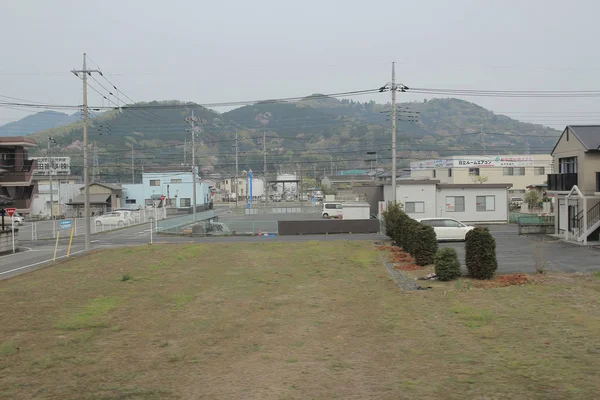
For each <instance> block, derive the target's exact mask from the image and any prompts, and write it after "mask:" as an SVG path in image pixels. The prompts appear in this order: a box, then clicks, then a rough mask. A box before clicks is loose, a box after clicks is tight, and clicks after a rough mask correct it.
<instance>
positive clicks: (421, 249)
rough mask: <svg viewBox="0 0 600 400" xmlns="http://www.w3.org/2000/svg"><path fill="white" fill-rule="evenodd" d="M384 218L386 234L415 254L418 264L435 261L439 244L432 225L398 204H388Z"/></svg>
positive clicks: (404, 248) (405, 249)
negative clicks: (427, 224) (410, 215)
mask: <svg viewBox="0 0 600 400" xmlns="http://www.w3.org/2000/svg"><path fill="white" fill-rule="evenodd" d="M383 218H384V222H385V233H386V235H387V236H389V237H390V238H391V239H393V240H394V242H395V243H396V246H398V247H401V248H402V249H403V250H404V251H406V252H407V253H410V254H411V255H412V256H414V257H415V261H416V262H417V264H418V265H429V264H432V263H433V262H434V259H435V253H436V251H437V249H438V244H437V238H436V236H435V231H434V230H433V228H432V227H430V226H425V225H423V224H420V223H418V222H417V221H415V220H414V219H412V218H411V217H409V216H408V214H406V213H405V212H404V210H402V206H400V205H398V204H395V205H392V204H390V205H388V208H387V210H386V211H384V212H383Z"/></svg>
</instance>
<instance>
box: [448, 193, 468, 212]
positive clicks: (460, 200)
mask: <svg viewBox="0 0 600 400" xmlns="http://www.w3.org/2000/svg"><path fill="white" fill-rule="evenodd" d="M446 211H448V212H464V211H465V196H446Z"/></svg>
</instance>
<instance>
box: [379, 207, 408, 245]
mask: <svg viewBox="0 0 600 400" xmlns="http://www.w3.org/2000/svg"><path fill="white" fill-rule="evenodd" d="M402 214H404V211H402V206H401V205H400V204H391V203H390V204H388V207H387V210H385V211H384V212H383V221H384V223H385V234H386V235H387V236H388V237H389V238H390V239H393V240H396V237H397V235H398V230H399V229H400V219H401V217H402Z"/></svg>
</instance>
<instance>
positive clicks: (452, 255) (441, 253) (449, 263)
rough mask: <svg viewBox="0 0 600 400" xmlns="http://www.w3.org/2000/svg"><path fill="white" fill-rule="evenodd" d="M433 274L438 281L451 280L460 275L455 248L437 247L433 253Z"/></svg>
mask: <svg viewBox="0 0 600 400" xmlns="http://www.w3.org/2000/svg"><path fill="white" fill-rule="evenodd" d="M435 274H436V275H437V277H438V279H439V280H440V281H451V280H453V279H456V278H458V277H459V276H460V262H459V261H458V255H457V254H456V250H454V249H451V248H444V249H439V250H438V252H437V253H436V255H435Z"/></svg>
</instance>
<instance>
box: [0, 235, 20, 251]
mask: <svg viewBox="0 0 600 400" xmlns="http://www.w3.org/2000/svg"><path fill="white" fill-rule="evenodd" d="M18 247H19V230H18V229H15V248H18ZM3 253H12V230H8V231H6V230H5V231H0V254H3Z"/></svg>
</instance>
